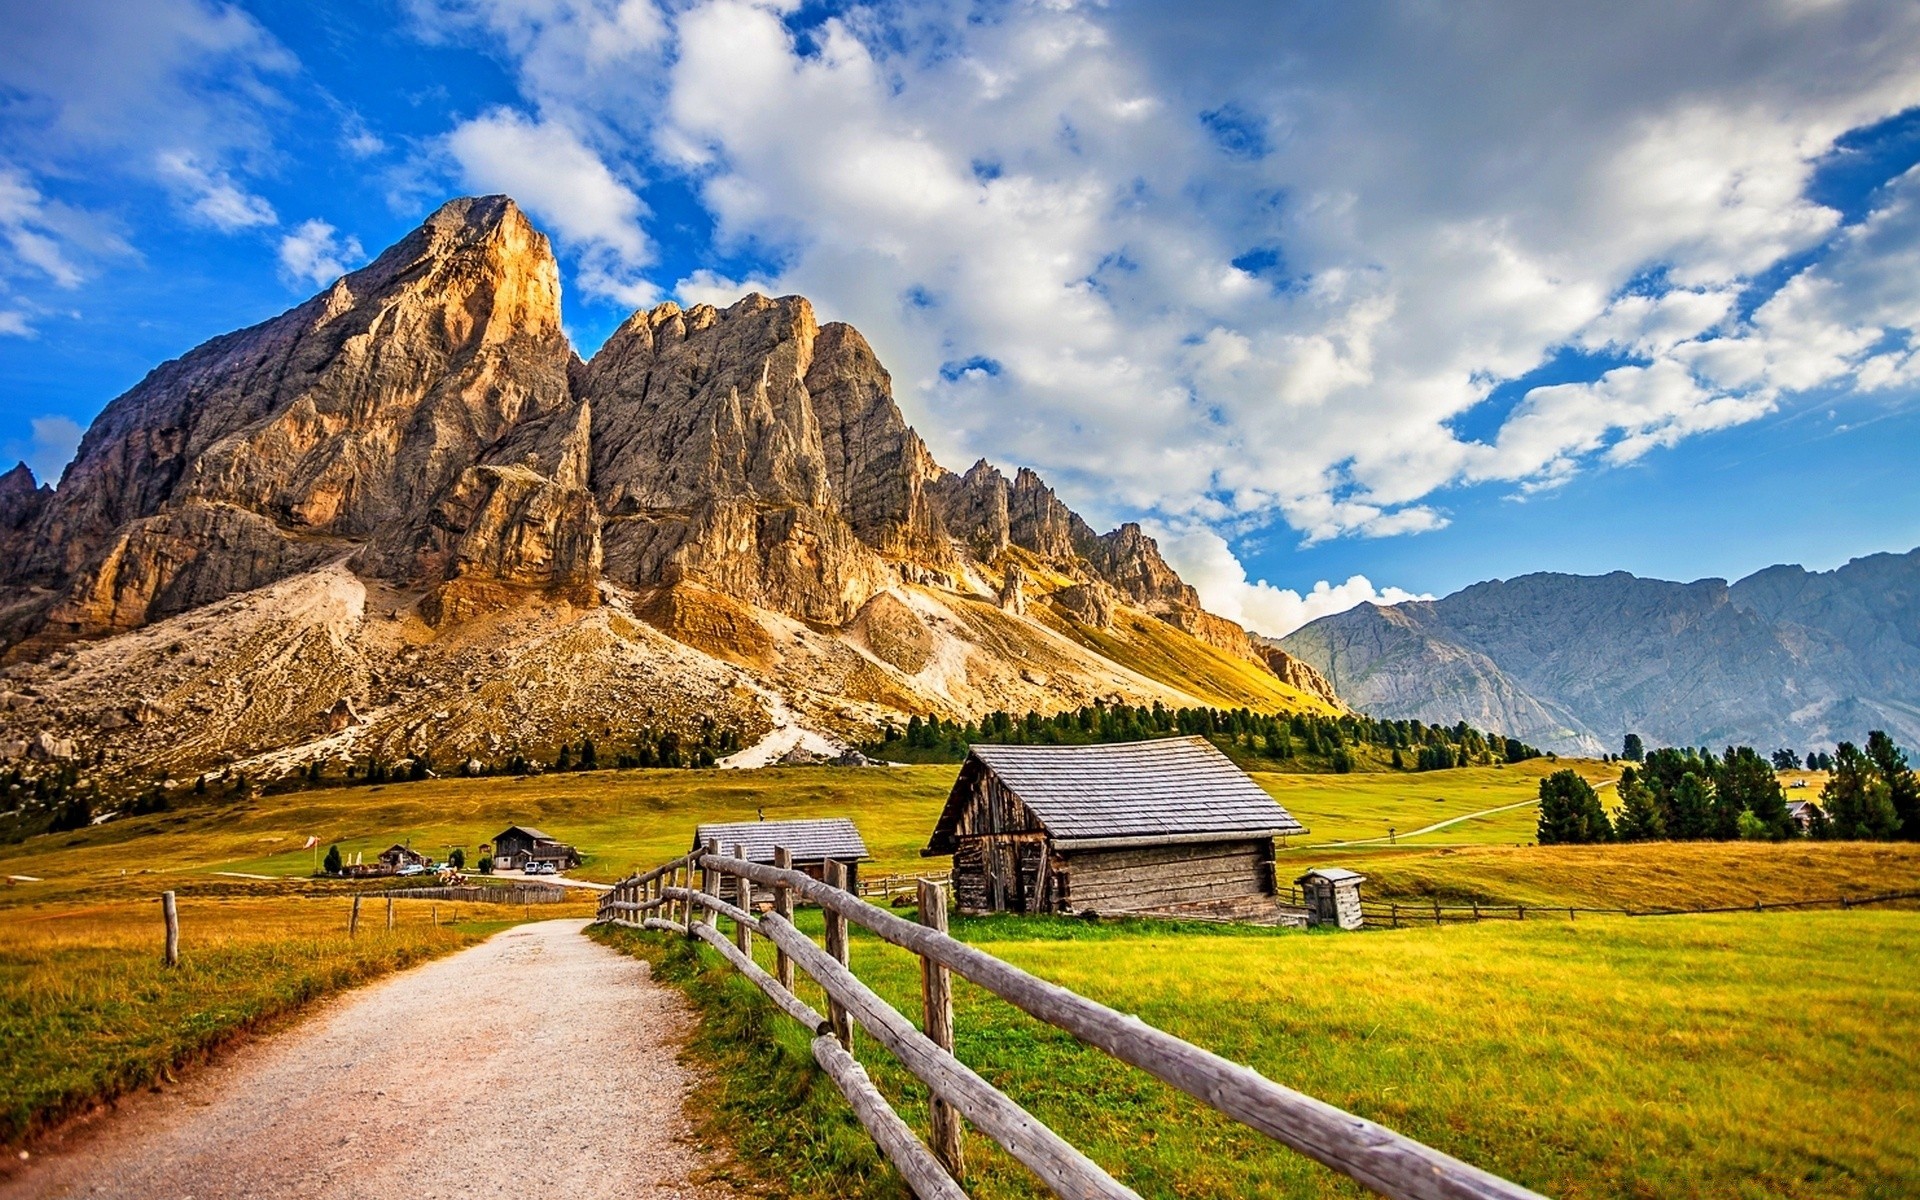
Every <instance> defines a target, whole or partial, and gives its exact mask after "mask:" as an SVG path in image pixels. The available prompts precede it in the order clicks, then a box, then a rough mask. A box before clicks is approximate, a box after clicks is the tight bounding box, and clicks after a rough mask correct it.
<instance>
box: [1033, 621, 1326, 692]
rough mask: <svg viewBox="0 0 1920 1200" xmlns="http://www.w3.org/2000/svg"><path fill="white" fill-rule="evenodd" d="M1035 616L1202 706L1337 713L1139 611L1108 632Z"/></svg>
mask: <svg viewBox="0 0 1920 1200" xmlns="http://www.w3.org/2000/svg"><path fill="white" fill-rule="evenodd" d="M1038 616H1039V619H1041V620H1043V621H1045V622H1046V624H1047V625H1048V626H1049V627H1051V628H1053V629H1055V630H1057V631H1059V632H1060V633H1063V634H1065V635H1066V636H1067V637H1070V638H1072V639H1073V640H1074V641H1077V642H1079V643H1080V644H1081V645H1083V646H1087V647H1089V648H1090V649H1092V650H1095V651H1097V652H1099V653H1100V654H1103V655H1105V656H1106V657H1108V658H1110V659H1112V660H1113V661H1114V662H1117V663H1119V664H1120V665H1121V666H1124V667H1128V668H1131V669H1132V670H1135V671H1138V672H1140V673H1141V674H1142V675H1145V676H1147V677H1149V678H1151V679H1157V680H1159V681H1160V682H1162V683H1165V684H1167V685H1168V686H1170V687H1176V688H1179V689H1180V690H1182V691H1184V692H1186V693H1188V694H1189V695H1191V696H1193V697H1195V698H1196V699H1198V700H1199V701H1200V702H1201V703H1203V704H1211V705H1215V706H1217V707H1220V708H1242V707H1246V708H1253V709H1257V710H1260V711H1265V712H1272V711H1275V710H1276V709H1277V710H1279V711H1283V712H1308V713H1320V714H1322V715H1324V716H1333V715H1335V714H1337V712H1338V711H1339V710H1337V709H1335V708H1334V707H1333V706H1332V705H1330V704H1328V703H1327V702H1326V701H1324V700H1322V699H1320V698H1319V697H1318V696H1313V695H1309V694H1308V693H1306V692H1303V691H1301V690H1300V689H1299V688H1296V687H1294V686H1292V685H1291V684H1286V683H1282V682H1281V681H1280V679H1279V678H1278V677H1277V676H1275V675H1274V673H1273V672H1271V671H1268V670H1264V669H1263V668H1261V667H1258V666H1255V665H1254V664H1253V663H1250V662H1248V661H1246V660H1245V659H1241V658H1235V657H1234V656H1232V655H1230V654H1227V653H1225V652H1224V651H1221V650H1216V649H1214V648H1213V647H1212V646H1209V645H1207V644H1206V643H1205V642H1202V641H1200V640H1199V639H1197V638H1195V637H1192V636H1191V635H1189V634H1187V633H1186V632H1185V631H1184V630H1180V629H1176V628H1174V627H1173V626H1171V625H1169V624H1167V623H1166V622H1165V621H1162V620H1159V619H1157V618H1154V617H1149V616H1147V615H1145V614H1143V613H1139V612H1135V611H1131V610H1121V611H1118V612H1116V613H1115V614H1114V618H1113V627H1112V628H1111V629H1098V628H1095V627H1093V626H1090V625H1082V624H1080V623H1078V622H1076V621H1069V620H1067V619H1065V618H1063V617H1060V616H1058V615H1057V614H1054V613H1051V612H1042V613H1039V614H1038Z"/></svg>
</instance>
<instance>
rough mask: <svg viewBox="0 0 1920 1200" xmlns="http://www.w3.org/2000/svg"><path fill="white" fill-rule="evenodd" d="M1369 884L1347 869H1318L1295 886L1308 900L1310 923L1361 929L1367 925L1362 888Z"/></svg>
mask: <svg viewBox="0 0 1920 1200" xmlns="http://www.w3.org/2000/svg"><path fill="white" fill-rule="evenodd" d="M1366 881H1367V877H1366V876H1365V875H1362V874H1360V873H1359V872H1357V871H1349V870H1347V869H1346V868H1345V867H1315V868H1314V869H1313V870H1311V871H1308V872H1307V873H1306V874H1305V875H1302V876H1301V877H1300V878H1298V879H1296V880H1294V881H1293V882H1294V883H1295V884H1297V885H1298V886H1299V888H1300V894H1301V896H1302V897H1303V898H1304V899H1305V900H1306V905H1307V920H1308V922H1309V923H1311V924H1314V925H1337V926H1339V927H1340V928H1341V929H1358V928H1360V927H1361V926H1362V925H1364V924H1365V923H1366V918H1365V917H1364V916H1362V915H1361V913H1360V885H1361V884H1363V883H1365V882H1366Z"/></svg>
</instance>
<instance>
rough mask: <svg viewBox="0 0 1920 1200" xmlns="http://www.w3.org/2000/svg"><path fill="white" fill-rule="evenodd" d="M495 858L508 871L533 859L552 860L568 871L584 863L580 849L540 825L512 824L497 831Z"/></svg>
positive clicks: (522, 867)
mask: <svg viewBox="0 0 1920 1200" xmlns="http://www.w3.org/2000/svg"><path fill="white" fill-rule="evenodd" d="M493 862H494V865H495V866H497V867H500V868H501V869H503V870H508V871H517V870H521V869H524V868H525V867H526V865H527V864H528V863H530V862H550V863H552V864H553V865H554V866H555V867H557V868H558V869H560V870H562V871H566V870H570V869H571V868H574V867H577V866H579V865H580V852H579V851H578V850H575V849H574V848H573V847H572V846H569V845H568V844H567V843H565V842H563V841H560V840H559V839H557V838H552V837H549V836H547V835H546V834H544V833H542V832H540V831H539V830H538V829H534V828H531V827H530V826H526V825H509V826H507V828H505V829H503V830H501V831H500V832H499V833H496V834H494V835H493Z"/></svg>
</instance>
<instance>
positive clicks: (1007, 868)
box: [921, 737, 1306, 920]
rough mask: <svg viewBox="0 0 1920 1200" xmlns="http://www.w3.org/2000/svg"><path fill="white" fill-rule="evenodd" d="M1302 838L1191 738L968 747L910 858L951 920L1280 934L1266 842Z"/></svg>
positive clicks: (1254, 789) (1294, 824)
mask: <svg viewBox="0 0 1920 1200" xmlns="http://www.w3.org/2000/svg"><path fill="white" fill-rule="evenodd" d="M1305 832H1306V829H1305V828H1304V827H1303V826H1302V825H1301V824H1300V822H1298V821H1296V820H1294V819H1293V817H1292V816H1291V815H1290V814H1289V813H1288V812H1287V810H1286V809H1284V808H1282V807H1281V806H1280V805H1279V804H1278V803H1276V802H1275V801H1274V799H1273V797H1271V796H1269V795H1267V794H1266V793H1265V792H1263V791H1261V790H1260V787H1259V785H1257V784H1255V783H1254V782H1253V780H1251V779H1249V778H1248V777H1247V774H1246V772H1244V771H1242V770H1240V768H1238V767H1236V766H1234V765H1233V762H1232V761H1231V760H1230V759H1228V758H1227V756H1226V755H1225V754H1222V753H1221V752H1220V750H1219V749H1218V748H1217V747H1215V746H1214V745H1213V743H1211V742H1209V741H1207V740H1206V739H1205V738H1203V737H1185V738H1160V739H1156V740H1154V741H1147V742H1126V743H1120V744H1109V745H1094V746H990V745H977V746H974V747H973V750H972V752H971V753H970V754H969V755H968V756H967V760H966V762H965V763H963V764H962V765H961V768H960V777H959V779H958V780H956V781H955V782H954V785H953V791H952V792H951V793H950V794H949V795H948V797H947V803H946V808H945V809H944V810H943V811H942V812H941V814H940V821H939V824H938V825H937V826H936V827H935V828H934V831H933V837H932V839H931V840H930V841H929V842H928V844H927V847H926V849H924V850H922V851H921V853H922V854H924V855H942V854H950V855H952V856H953V890H954V900H955V903H956V905H957V906H958V908H959V910H960V911H961V912H963V913H986V912H1014V913H1102V914H1111V913H1129V912H1133V913H1141V912H1154V913H1169V914H1175V915H1177V914H1181V913H1186V914H1191V915H1195V916H1202V915H1204V916H1218V917H1228V918H1232V919H1249V920H1265V919H1273V920H1279V919H1281V916H1282V914H1281V913H1280V910H1279V902H1278V900H1277V898H1276V897H1277V894H1278V889H1277V888H1276V886H1275V881H1274V867H1273V857H1274V844H1273V840H1274V838H1276V837H1282V836H1285V835H1288V834H1297V833H1305Z"/></svg>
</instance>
